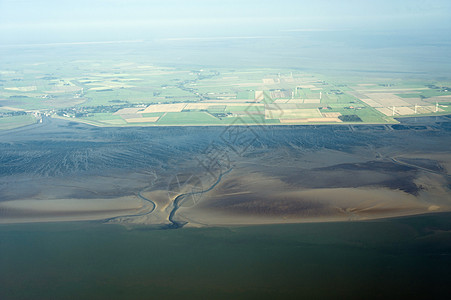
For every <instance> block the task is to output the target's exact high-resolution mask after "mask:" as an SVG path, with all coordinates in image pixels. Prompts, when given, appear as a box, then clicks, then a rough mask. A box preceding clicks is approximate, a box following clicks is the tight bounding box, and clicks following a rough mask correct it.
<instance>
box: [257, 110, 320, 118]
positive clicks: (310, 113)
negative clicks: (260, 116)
mask: <svg viewBox="0 0 451 300" xmlns="http://www.w3.org/2000/svg"><path fill="white" fill-rule="evenodd" d="M322 117H323V116H322V115H321V113H320V112H319V110H318V109H308V108H306V109H300V108H279V109H266V110H265V118H266V119H280V120H281V121H282V119H301V118H322Z"/></svg>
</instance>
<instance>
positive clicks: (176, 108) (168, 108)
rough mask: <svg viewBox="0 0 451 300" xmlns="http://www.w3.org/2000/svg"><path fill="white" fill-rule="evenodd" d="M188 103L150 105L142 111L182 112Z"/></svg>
mask: <svg viewBox="0 0 451 300" xmlns="http://www.w3.org/2000/svg"><path fill="white" fill-rule="evenodd" d="M186 105H187V104H186V103H174V104H155V105H149V106H148V107H147V108H146V109H145V110H144V111H143V112H142V113H156V112H181V111H182V110H183V109H184V108H185V106H186Z"/></svg>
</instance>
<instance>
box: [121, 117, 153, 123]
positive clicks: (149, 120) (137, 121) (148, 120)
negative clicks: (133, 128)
mask: <svg viewBox="0 0 451 300" xmlns="http://www.w3.org/2000/svg"><path fill="white" fill-rule="evenodd" d="M159 118H160V117H143V118H134V119H125V121H126V122H127V123H147V122H149V123H154V122H156V121H158V119H159Z"/></svg>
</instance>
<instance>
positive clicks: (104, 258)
mask: <svg viewBox="0 0 451 300" xmlns="http://www.w3.org/2000/svg"><path fill="white" fill-rule="evenodd" d="M450 230H451V214H449V213H443V214H434V215H425V216H416V217H406V218H398V219H386V220H379V221H368V222H345V223H322V224H319V223H317V224H296V225H266V226H251V227H229V228H202V229H194V228H183V229H179V230H151V229H149V227H141V228H140V227H135V228H134V229H126V228H124V227H122V226H119V225H105V224H99V223H93V222H78V223H46V224H45V223H43V224H21V225H1V226H0V298H1V299H51V298H53V299H136V298H139V299H143V298H145V299H166V298H172V297H183V298H184V299H192V298H193V299H194V298H199V297H202V298H215V299H231V298H242V299H244V298H246V299H249V298H251V299H257V298H258V299H261V298H267V299H270V298H271V299H274V298H275V297H277V298H279V297H286V298H298V299H299V297H307V298H312V297H321V298H323V297H328V298H340V297H342V298H346V299H349V298H355V299H370V298H386V297H387V296H390V297H393V298H400V297H413V296H415V297H418V296H420V297H423V298H428V299H433V298H444V297H445V295H447V294H449V292H451V288H450V287H449V285H448V284H447V283H449V281H450V279H451V275H450V273H449V267H450V266H451V231H450Z"/></svg>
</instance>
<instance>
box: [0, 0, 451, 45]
mask: <svg viewBox="0 0 451 300" xmlns="http://www.w3.org/2000/svg"><path fill="white" fill-rule="evenodd" d="M450 15H451V1H449V0H440V1H433V0H432V1H431V0H428V1H425V0H408V1H396V0H381V1H364V0H359V1H357V0H351V1H345V0H341V1H332V0H316V1H302V0H301V1H299V0H296V1H288V0H278V1H274V0H271V1H267V0H258V1H257V0H250V1H243V0H221V1H215V0H191V1H187V0H165V1H142V0H77V1H73V0H72V1H63V0H0V42H1V41H3V42H4V43H6V42H19V43H20V42H39V40H40V39H42V41H45V42H49V41H59V40H65V41H69V40H73V41H81V40H102V39H103V40H109V39H138V38H144V39H147V38H151V37H199V36H236V35H266V34H274V33H277V32H281V31H285V30H318V29H322V30H324V29H333V30H336V29H348V30H349V29H350V30H352V29H361V28H365V29H370V30H385V29H394V30H397V29H424V28H430V29H448V30H450V29H451V17H450Z"/></svg>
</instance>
